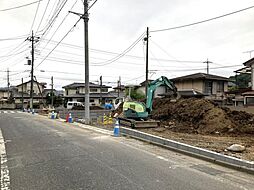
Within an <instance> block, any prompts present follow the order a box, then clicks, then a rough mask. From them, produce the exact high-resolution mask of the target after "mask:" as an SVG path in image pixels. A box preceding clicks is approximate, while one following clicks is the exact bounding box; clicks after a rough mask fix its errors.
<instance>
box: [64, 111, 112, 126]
mask: <svg viewBox="0 0 254 190" xmlns="http://www.w3.org/2000/svg"><path fill="white" fill-rule="evenodd" d="M110 112H111V111H110V110H90V119H91V122H92V123H94V124H97V123H100V122H102V121H103V116H105V115H106V116H109V115H110ZM69 113H71V116H72V118H73V120H74V121H78V120H80V119H85V110H68V109H65V110H61V111H59V117H60V118H62V119H66V116H67V115H68V114H69Z"/></svg>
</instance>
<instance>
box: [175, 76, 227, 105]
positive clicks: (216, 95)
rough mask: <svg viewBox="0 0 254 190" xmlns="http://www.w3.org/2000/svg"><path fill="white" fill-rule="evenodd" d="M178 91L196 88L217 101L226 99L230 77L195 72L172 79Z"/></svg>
mask: <svg viewBox="0 0 254 190" xmlns="http://www.w3.org/2000/svg"><path fill="white" fill-rule="evenodd" d="M171 81H172V82H174V84H175V86H176V87H177V90H178V91H180V92H181V91H186V90H194V91H196V92H199V93H202V94H203V95H205V98H207V99H212V100H215V101H222V100H225V98H226V96H225V92H227V91H228V81H229V79H228V78H226V77H222V76H217V75H211V74H205V73H195V74H191V75H186V76H182V77H177V78H173V79H171Z"/></svg>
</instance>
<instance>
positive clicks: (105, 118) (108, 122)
mask: <svg viewBox="0 0 254 190" xmlns="http://www.w3.org/2000/svg"><path fill="white" fill-rule="evenodd" d="M102 122H103V125H111V124H113V118H112V117H111V116H107V115H105V114H104V115H103V121H102Z"/></svg>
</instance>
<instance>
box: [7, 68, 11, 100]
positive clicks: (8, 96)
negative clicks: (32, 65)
mask: <svg viewBox="0 0 254 190" xmlns="http://www.w3.org/2000/svg"><path fill="white" fill-rule="evenodd" d="M7 88H8V94H7V100H9V99H10V71H9V68H8V69H7Z"/></svg>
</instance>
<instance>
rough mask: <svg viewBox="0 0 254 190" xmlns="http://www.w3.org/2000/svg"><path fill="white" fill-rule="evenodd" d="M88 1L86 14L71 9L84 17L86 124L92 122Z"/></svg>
mask: <svg viewBox="0 0 254 190" xmlns="http://www.w3.org/2000/svg"><path fill="white" fill-rule="evenodd" d="M88 1H89V0H84V14H80V13H75V12H72V11H69V12H70V13H73V14H76V15H79V16H80V17H81V18H82V19H84V53H85V58H84V61H85V124H90V107H89V104H90V97H89V50H88V47H89V46H88V20H89V15H88Z"/></svg>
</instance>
